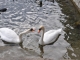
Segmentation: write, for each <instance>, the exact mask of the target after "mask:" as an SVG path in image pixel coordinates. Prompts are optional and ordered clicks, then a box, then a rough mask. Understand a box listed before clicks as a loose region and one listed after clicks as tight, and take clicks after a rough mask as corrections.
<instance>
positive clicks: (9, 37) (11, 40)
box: [0, 28, 35, 48]
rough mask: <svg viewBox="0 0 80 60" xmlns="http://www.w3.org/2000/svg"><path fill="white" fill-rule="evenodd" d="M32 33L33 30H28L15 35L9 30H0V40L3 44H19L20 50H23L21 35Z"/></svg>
mask: <svg viewBox="0 0 80 60" xmlns="http://www.w3.org/2000/svg"><path fill="white" fill-rule="evenodd" d="M33 31H35V28H29V29H27V30H25V31H23V32H21V33H20V34H19V35H17V34H16V32H15V31H13V30H12V29H10V28H0V39H1V40H2V41H3V43H4V44H19V45H20V46H21V48H23V46H22V43H23V40H22V35H23V34H26V33H30V32H33Z"/></svg>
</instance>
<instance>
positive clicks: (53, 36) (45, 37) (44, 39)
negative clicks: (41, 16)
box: [38, 25, 62, 53]
mask: <svg viewBox="0 0 80 60" xmlns="http://www.w3.org/2000/svg"><path fill="white" fill-rule="evenodd" d="M41 31H42V33H41V37H40V39H39V48H40V50H41V53H44V50H43V46H45V45H51V44H53V43H55V42H56V41H57V40H58V38H59V36H60V35H61V32H62V28H60V29H57V30H49V31H47V32H45V28H44V26H43V25H42V26H40V27H39V29H38V33H40V32H41ZM44 32H45V33H44Z"/></svg>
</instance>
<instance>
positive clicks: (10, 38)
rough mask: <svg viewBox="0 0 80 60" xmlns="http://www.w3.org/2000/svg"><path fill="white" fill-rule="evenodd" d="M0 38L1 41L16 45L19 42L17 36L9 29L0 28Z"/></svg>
mask: <svg viewBox="0 0 80 60" xmlns="http://www.w3.org/2000/svg"><path fill="white" fill-rule="evenodd" d="M0 36H1V39H2V40H4V41H7V42H13V43H18V42H19V41H20V40H19V37H18V35H17V34H16V33H15V32H14V31H13V30H11V29H9V28H0Z"/></svg>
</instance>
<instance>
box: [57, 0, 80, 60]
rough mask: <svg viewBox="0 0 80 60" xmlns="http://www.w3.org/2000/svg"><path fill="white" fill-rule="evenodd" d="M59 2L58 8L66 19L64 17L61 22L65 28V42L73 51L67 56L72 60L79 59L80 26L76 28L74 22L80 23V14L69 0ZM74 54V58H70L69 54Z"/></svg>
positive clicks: (58, 0)
mask: <svg viewBox="0 0 80 60" xmlns="http://www.w3.org/2000/svg"><path fill="white" fill-rule="evenodd" d="M57 2H59V6H60V7H61V8H63V9H62V12H63V13H64V14H66V15H67V16H68V17H65V20H66V22H65V21H63V20H61V22H62V23H63V25H64V26H65V27H66V30H65V32H66V34H65V40H66V41H67V42H69V43H70V45H71V47H72V48H73V50H74V51H70V50H69V51H68V55H69V56H70V57H71V58H72V59H78V60H79V59H80V37H79V36H80V32H79V31H80V26H77V24H76V22H78V23H79V21H80V14H79V12H78V11H77V9H76V8H75V7H74V5H73V4H72V2H71V1H69V0H64V1H60V0H57ZM72 53H75V54H76V55H75V57H74V56H72V55H71V54H72Z"/></svg>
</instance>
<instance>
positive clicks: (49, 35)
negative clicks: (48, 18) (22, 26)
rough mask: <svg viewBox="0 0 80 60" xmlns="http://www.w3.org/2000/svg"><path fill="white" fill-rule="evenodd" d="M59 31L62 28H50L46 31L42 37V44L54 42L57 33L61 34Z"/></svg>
mask: <svg viewBox="0 0 80 60" xmlns="http://www.w3.org/2000/svg"><path fill="white" fill-rule="evenodd" d="M61 32H62V29H58V30H50V31H48V32H46V33H45V34H44V38H43V41H44V44H49V43H52V42H54V41H55V40H56V39H57V37H58V36H59V34H61Z"/></svg>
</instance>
